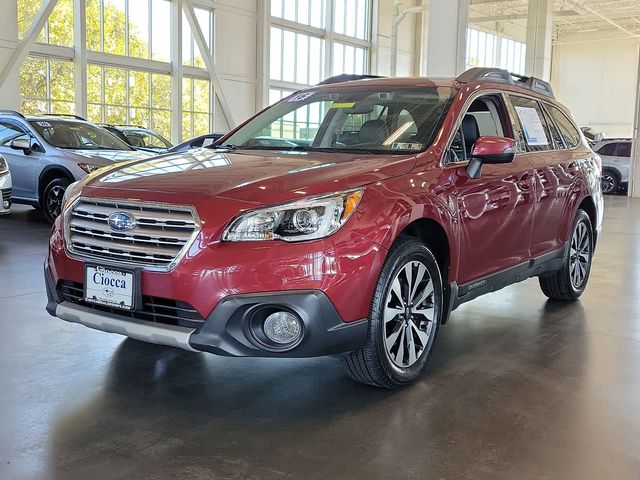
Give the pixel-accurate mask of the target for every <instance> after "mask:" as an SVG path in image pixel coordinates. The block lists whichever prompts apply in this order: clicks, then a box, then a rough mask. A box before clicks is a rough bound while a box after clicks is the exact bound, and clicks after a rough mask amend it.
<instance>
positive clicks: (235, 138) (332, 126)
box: [224, 85, 453, 153]
mask: <svg viewBox="0 0 640 480" xmlns="http://www.w3.org/2000/svg"><path fill="white" fill-rule="evenodd" d="M452 95H453V92H452V89H451V88H449V87H437V86H422V87H390V86H357V87H356V86H353V85H351V86H349V87H348V88H347V87H345V88H343V89H342V90H341V89H339V88H335V87H334V88H325V89H318V90H307V91H303V92H298V93H295V94H293V95H291V96H290V97H288V98H285V99H284V100H282V101H280V102H279V103H277V104H275V105H274V106H272V107H271V108H269V109H267V110H265V111H264V112H263V113H261V114H260V115H258V116H257V117H255V118H254V119H252V120H251V121H249V122H248V123H247V124H246V125H244V126H243V127H241V128H240V129H239V130H238V131H237V132H235V133H234V134H233V135H231V136H230V137H229V138H227V139H226V140H225V142H224V143H225V145H228V146H233V147H234V148H236V147H237V148H240V149H251V150H302V151H338V152H354V153H357V152H366V153H410V152H413V153H415V152H418V151H422V150H425V149H426V148H428V147H429V146H430V145H431V143H432V142H433V138H434V135H435V133H436V131H437V129H438V128H439V126H440V124H441V122H442V119H443V118H444V115H445V114H446V112H447V110H448V107H449V105H450V104H451V100H452Z"/></svg>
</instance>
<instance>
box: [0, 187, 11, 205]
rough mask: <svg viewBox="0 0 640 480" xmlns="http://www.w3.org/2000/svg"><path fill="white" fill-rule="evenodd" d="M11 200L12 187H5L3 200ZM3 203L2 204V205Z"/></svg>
mask: <svg viewBox="0 0 640 480" xmlns="http://www.w3.org/2000/svg"><path fill="white" fill-rule="evenodd" d="M9 200H11V189H10V188H5V189H4V190H2V201H3V202H8V201H9ZM1 206H2V205H0V207H1Z"/></svg>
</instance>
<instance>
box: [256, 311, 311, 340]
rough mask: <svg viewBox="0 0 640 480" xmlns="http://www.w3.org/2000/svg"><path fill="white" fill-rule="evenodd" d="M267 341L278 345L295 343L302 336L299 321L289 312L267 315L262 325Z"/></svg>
mask: <svg viewBox="0 0 640 480" xmlns="http://www.w3.org/2000/svg"><path fill="white" fill-rule="evenodd" d="M262 329H263V330H264V334H265V335H266V336H267V338H268V339H269V340H271V341H272V342H275V343H277V344H279V345H288V344H290V343H294V342H297V341H298V340H300V337H301V336H302V323H301V322H300V319H299V318H298V317H297V316H296V315H294V314H293V313H289V312H275V313H272V314H271V315H269V316H268V317H267V318H266V320H265V321H264V324H263V325H262Z"/></svg>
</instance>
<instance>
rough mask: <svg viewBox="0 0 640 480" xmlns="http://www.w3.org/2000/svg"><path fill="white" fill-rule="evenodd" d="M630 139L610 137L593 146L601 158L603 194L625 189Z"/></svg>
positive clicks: (629, 155) (627, 179) (629, 156)
mask: <svg viewBox="0 0 640 480" xmlns="http://www.w3.org/2000/svg"><path fill="white" fill-rule="evenodd" d="M631 145H632V143H631V139H630V138H610V139H607V140H602V141H600V142H598V143H596V144H595V145H594V146H593V150H594V151H595V152H596V153H597V154H598V155H600V158H602V191H603V192H604V193H605V194H608V193H615V192H617V191H618V190H620V189H626V188H627V186H628V185H629V168H630V166H631Z"/></svg>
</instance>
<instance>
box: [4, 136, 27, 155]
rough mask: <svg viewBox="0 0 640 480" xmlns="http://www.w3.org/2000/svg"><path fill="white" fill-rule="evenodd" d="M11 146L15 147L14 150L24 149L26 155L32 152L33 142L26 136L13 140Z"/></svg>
mask: <svg viewBox="0 0 640 480" xmlns="http://www.w3.org/2000/svg"><path fill="white" fill-rule="evenodd" d="M9 147H11V148H13V149H14V150H22V151H23V152H24V154H25V155H29V154H30V153H31V142H30V141H29V140H26V139H24V138H19V139H16V140H11V143H10V144H9Z"/></svg>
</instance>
